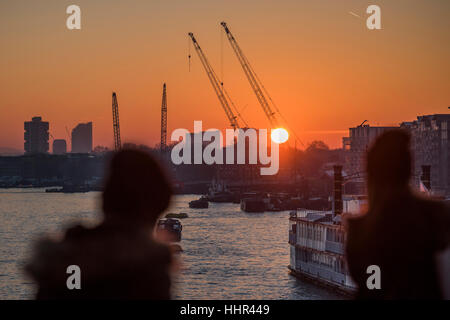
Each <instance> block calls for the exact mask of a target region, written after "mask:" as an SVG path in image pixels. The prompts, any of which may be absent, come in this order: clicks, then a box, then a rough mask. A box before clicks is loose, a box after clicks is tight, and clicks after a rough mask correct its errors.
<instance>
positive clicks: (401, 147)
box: [367, 129, 411, 187]
mask: <svg viewBox="0 0 450 320" xmlns="http://www.w3.org/2000/svg"><path fill="white" fill-rule="evenodd" d="M409 144H410V135H409V133H408V131H406V130H404V129H392V130H389V131H386V132H384V133H383V134H381V135H380V136H379V137H378V138H377V140H376V141H375V143H374V144H373V146H372V147H371V148H370V150H369V152H368V155H367V175H368V182H369V187H371V186H375V187H377V186H387V185H388V186H402V185H403V186H404V185H407V184H408V182H409V178H410V177H411V152H410V146H409Z"/></svg>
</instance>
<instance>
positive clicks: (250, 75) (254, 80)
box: [220, 22, 278, 126]
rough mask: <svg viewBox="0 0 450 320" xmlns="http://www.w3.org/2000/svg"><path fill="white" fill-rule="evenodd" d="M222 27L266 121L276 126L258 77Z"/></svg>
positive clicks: (231, 35) (226, 28) (225, 25)
mask: <svg viewBox="0 0 450 320" xmlns="http://www.w3.org/2000/svg"><path fill="white" fill-rule="evenodd" d="M220 24H221V25H222V27H223V28H224V29H225V33H226V35H227V38H228V41H229V42H230V44H231V47H232V48H233V50H234V52H235V54H236V56H237V58H238V60H239V62H240V64H241V66H242V69H243V70H244V73H245V75H246V76H247V79H248V81H249V82H250V85H251V87H252V89H253V91H254V92H255V95H256V97H257V99H258V102H259V104H260V105H261V107H262V108H263V110H264V113H265V114H266V117H267V119H268V120H269V122H270V124H271V125H272V126H277V124H278V121H277V119H276V117H275V112H274V111H273V110H272V108H271V107H270V104H269V102H268V101H267V98H266V96H265V95H264V91H265V89H264V86H263V85H262V83H261V81H260V80H259V78H258V76H257V75H256V73H255V71H254V70H253V68H252V67H251V65H250V63H249V61H248V60H247V58H246V57H245V55H244V53H243V52H242V50H241V48H240V47H239V45H238V43H237V42H236V39H235V38H234V37H233V34H232V33H231V31H230V29H228V26H227V24H226V23H225V22H221V23H220ZM266 95H267V96H268V98H269V100H271V99H270V96H269V95H268V93H267V92H266Z"/></svg>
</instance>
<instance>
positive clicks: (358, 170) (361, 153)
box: [343, 125, 398, 175]
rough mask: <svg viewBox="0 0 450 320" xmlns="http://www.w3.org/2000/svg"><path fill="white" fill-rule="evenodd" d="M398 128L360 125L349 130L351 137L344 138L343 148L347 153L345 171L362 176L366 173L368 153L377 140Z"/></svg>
mask: <svg viewBox="0 0 450 320" xmlns="http://www.w3.org/2000/svg"><path fill="white" fill-rule="evenodd" d="M396 128H397V129H398V127H371V126H370V125H360V126H357V127H355V128H349V136H348V137H344V138H343V148H344V150H346V151H347V154H346V165H345V167H344V169H345V171H346V172H347V173H348V174H350V175H360V174H363V173H364V172H365V157H366V152H367V150H368V149H369V147H370V146H371V144H372V143H373V142H374V141H375V139H376V138H377V137H378V136H379V135H380V134H382V133H383V132H385V131H386V130H390V129H396Z"/></svg>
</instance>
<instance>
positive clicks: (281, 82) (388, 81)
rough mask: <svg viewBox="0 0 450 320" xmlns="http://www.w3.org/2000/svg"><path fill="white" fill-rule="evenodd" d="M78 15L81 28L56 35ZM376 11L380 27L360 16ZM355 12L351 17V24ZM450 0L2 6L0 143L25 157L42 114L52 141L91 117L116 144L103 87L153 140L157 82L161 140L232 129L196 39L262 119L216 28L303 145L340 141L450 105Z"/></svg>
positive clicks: (126, 119)
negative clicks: (198, 125)
mask: <svg viewBox="0 0 450 320" xmlns="http://www.w3.org/2000/svg"><path fill="white" fill-rule="evenodd" d="M70 4H77V5H79V6H80V7H81V15H82V29H81V30H68V29H67V28H66V19H67V17H68V15H67V14H66V12H65V11H66V7H67V6H68V5H70ZM370 4H376V5H379V6H380V7H381V25H382V30H368V29H367V27H366V18H367V17H368V14H366V8H367V6H368V5H370ZM356 15H357V16H359V17H357V16H356ZM449 16H450V1H448V0H432V1H416V0H396V1H379V0H372V1H357V0H342V1H335V0H328V1H325V0H308V1H302V0H277V1H274V0H270V1H268V0H258V1H254V0H222V1H216V0H162V1H144V0H142V1H137V0H129V1H118V0H84V1H82V0H71V1H63V0H46V1H44V0H36V1H29V0H14V1H12V0H8V1H6V0H3V1H1V2H0V47H1V50H0V70H1V72H0V147H9V148H15V149H20V150H22V149H23V122H24V121H28V120H31V117H33V116H42V117H43V119H44V120H46V121H49V122H50V133H51V134H52V135H53V137H54V138H63V139H67V138H68V137H67V133H66V126H67V127H68V128H69V130H71V129H72V128H73V127H74V126H75V125H76V124H77V123H79V122H87V121H93V125H94V146H97V145H104V146H108V147H111V146H112V145H113V130H112V112H111V93H112V91H116V92H117V96H118V102H119V114H120V126H121V135H122V141H129V142H136V143H143V144H147V145H154V144H155V143H157V142H159V134H160V107H161V94H162V85H163V83H164V82H166V83H167V94H168V135H169V137H170V133H171V132H172V130H174V129H177V128H186V129H189V130H192V129H193V121H194V120H203V126H204V128H219V129H222V130H224V129H225V128H226V127H227V126H228V121H227V119H226V116H225V113H224V111H223V110H222V108H221V106H220V104H219V101H218V99H217V97H216V96H215V94H214V92H213V89H212V88H211V85H210V83H209V81H208V78H207V76H206V74H205V72H204V70H203V67H202V65H201V64H200V61H199V59H198V57H197V55H196V53H195V51H194V48H193V47H192V46H191V55H192V58H191V70H190V72H189V65H188V49H189V41H190V40H189V38H188V35H187V34H188V32H193V33H194V35H195V36H196V38H197V40H198V42H199V44H200V46H201V47H202V49H203V50H204V52H205V54H206V55H207V57H208V59H209V61H210V62H211V64H212V66H213V67H214V68H215V70H216V73H217V74H218V75H219V76H223V79H224V85H225V87H226V88H227V90H228V92H229V93H230V95H231V97H232V98H233V100H234V103H235V104H236V106H237V107H238V109H239V110H242V115H243V116H244V117H245V119H246V120H247V122H248V123H249V124H250V125H251V126H252V127H255V128H267V127H268V121H267V119H266V118H265V116H264V113H263V111H262V109H261V107H260V105H259V104H258V102H257V99H256V97H255V95H254V93H253V91H252V90H251V88H250V85H249V83H248V81H247V79H246V77H245V75H244V73H243V71H242V69H241V66H240V65H239V63H238V60H237V58H236V57H235V55H234V52H233V51H232V49H231V47H230V44H229V43H228V41H227V39H226V37H225V35H224V32H223V29H222V28H221V27H220V25H219V23H220V22H221V21H226V22H227V23H228V25H229V27H230V30H231V32H232V33H233V34H234V36H235V37H236V39H237V41H238V43H239V45H240V46H241V48H242V49H243V51H244V53H245V54H246V56H247V58H248V59H249V60H250V62H251V63H252V66H253V67H254V69H255V70H256V72H257V74H258V76H259V77H260V79H261V80H262V81H263V83H264V85H265V87H266V88H267V90H268V91H269V92H270V94H271V96H272V98H273V100H274V101H275V102H276V104H277V105H278V107H279V109H280V111H281V113H282V114H283V115H284V117H285V118H286V119H288V121H289V125H290V126H291V127H292V128H294V130H295V131H296V132H297V134H298V136H299V137H300V139H301V140H302V141H303V142H304V143H305V144H307V143H308V142H310V141H311V140H315V139H320V140H324V141H325V142H326V143H327V144H329V145H330V147H339V146H340V145H341V138H342V136H343V135H346V134H347V131H348V128H349V127H353V126H357V125H358V124H360V123H361V122H363V121H364V120H368V121H369V124H371V125H395V124H398V123H400V122H402V121H410V120H413V119H415V118H416V116H417V115H421V114H432V113H447V112H448V106H450V59H449V57H450V19H449Z"/></svg>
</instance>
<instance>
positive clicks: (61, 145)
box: [52, 139, 67, 154]
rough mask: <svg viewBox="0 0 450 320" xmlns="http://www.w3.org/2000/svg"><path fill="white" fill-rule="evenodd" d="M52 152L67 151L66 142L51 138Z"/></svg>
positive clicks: (60, 152)
mask: <svg viewBox="0 0 450 320" xmlns="http://www.w3.org/2000/svg"><path fill="white" fill-rule="evenodd" d="M52 150H53V154H65V153H67V144H66V140H64V139H55V140H53V147H52Z"/></svg>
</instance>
